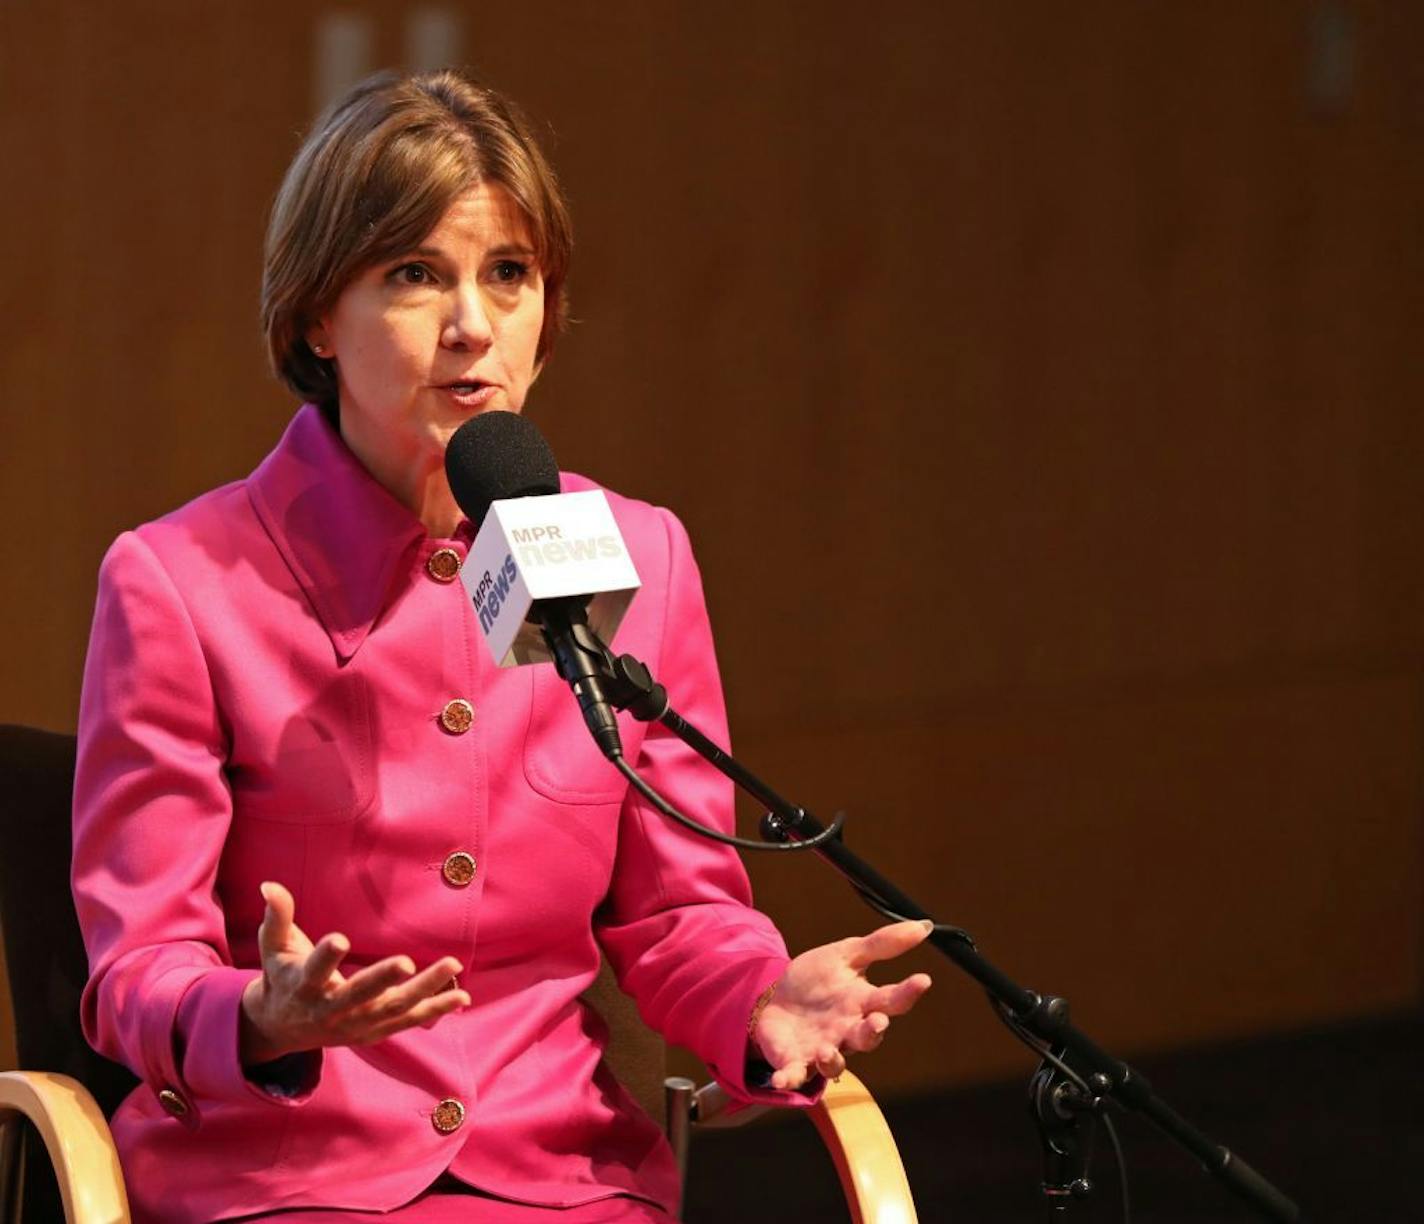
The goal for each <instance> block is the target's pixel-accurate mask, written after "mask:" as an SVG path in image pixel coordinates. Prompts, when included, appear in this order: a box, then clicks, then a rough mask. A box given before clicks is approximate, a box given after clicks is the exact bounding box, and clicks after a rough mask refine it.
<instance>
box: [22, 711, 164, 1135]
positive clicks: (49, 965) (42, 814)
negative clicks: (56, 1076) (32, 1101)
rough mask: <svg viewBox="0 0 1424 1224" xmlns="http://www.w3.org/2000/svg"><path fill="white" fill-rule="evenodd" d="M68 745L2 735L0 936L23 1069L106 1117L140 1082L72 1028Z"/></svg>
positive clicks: (76, 984) (81, 971) (74, 944)
mask: <svg viewBox="0 0 1424 1224" xmlns="http://www.w3.org/2000/svg"><path fill="white" fill-rule="evenodd" d="M73 794H74V736H72V735H61V734H58V733H56V732H53V731H39V730H36V729H35V728H33V727H17V726H11V725H0V930H3V931H4V937H5V962H6V966H7V968H8V971H9V979H10V998H11V1002H12V1004H13V1008H14V1014H15V1045H16V1052H17V1053H18V1054H19V1059H20V1066H21V1067H24V1068H26V1069H28V1070H35V1071H62V1072H63V1073H64V1074H65V1075H72V1076H73V1077H74V1078H75V1079H77V1080H78V1081H79V1082H80V1083H81V1084H83V1085H84V1086H85V1087H86V1088H88V1089H89V1091H90V1092H91V1093H93V1095H94V1098H95V1100H97V1101H98V1102H99V1107H100V1108H101V1109H102V1110H103V1111H104V1116H105V1117H111V1116H112V1115H113V1113H114V1110H116V1109H117V1108H118V1106H119V1102H120V1101H122V1100H123V1099H124V1097H125V1096H127V1095H128V1093H129V1091H130V1090H131V1089H132V1088H133V1086H134V1085H135V1084H137V1083H138V1080H137V1079H136V1078H135V1077H134V1075H133V1074H132V1073H130V1072H129V1071H128V1069H127V1068H125V1067H121V1066H119V1065H118V1064H117V1063H113V1062H110V1061H109V1060H108V1059H107V1058H103V1057H101V1056H100V1055H98V1054H96V1053H94V1051H93V1050H92V1049H90V1047H89V1043H88V1042H87V1041H85V1040H84V1034H83V1032H82V1031H81V1030H80V1027H79V995H80V992H81V991H82V990H83V989H84V983H85V981H86V980H87V979H88V976H89V963H88V959H87V957H86V956H85V952H84V941H83V939H82V938H81V936H80V934H79V920H78V919H77V918H76V917H75V916H74V901H73V898H72V897H71V895H70V891H69V863H70V808H71V804H72V802H73Z"/></svg>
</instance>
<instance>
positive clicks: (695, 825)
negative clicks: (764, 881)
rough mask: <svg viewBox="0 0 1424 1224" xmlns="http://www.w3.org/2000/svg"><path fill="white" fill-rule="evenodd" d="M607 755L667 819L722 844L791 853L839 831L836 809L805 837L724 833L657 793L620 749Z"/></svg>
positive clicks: (840, 822) (841, 821) (822, 841)
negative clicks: (783, 838) (755, 838)
mask: <svg viewBox="0 0 1424 1224" xmlns="http://www.w3.org/2000/svg"><path fill="white" fill-rule="evenodd" d="M608 759H609V760H610V761H612V762H613V765H614V768H615V769H617V770H618V772H619V773H621V774H622V775H623V776H624V777H625V778H627V779H628V782H629V784H630V785H631V786H632V787H633V789H634V790H636V791H637V792H638V793H639V794H640V795H642V796H643V797H644V798H645V799H646V800H647V801H648V802H649V803H651V804H652V805H653V806H654V807H655V808H657V809H658V811H659V812H661V813H662V814H663V815H664V816H666V817H667V818H668V819H669V820H673V821H676V822H677V823H678V824H680V825H682V827H683V828H684V829H689V830H690V831H692V832H693V833H696V834H698V835H699V836H700V837H706V838H710V839H711V840H712V841H717V842H721V843H722V844H723V845H724V846H736V847H737V848H738V849H741V850H771V851H781V852H784V853H792V852H794V851H798V850H815V849H818V848H819V847H821V846H823V845H824V844H825V843H826V842H828V841H830V840H831V839H832V838H833V837H839V836H840V834H841V826H843V825H844V824H845V813H844V812H839V813H837V814H836V818H835V819H834V820H833V821H831V823H830V825H829V826H828V827H826V828H824V829H822V830H821V831H820V832H819V833H817V834H816V836H815V837H808V838H807V839H806V840H805V841H788V842H764V841H753V840H752V839H751V838H750V837H737V836H735V835H734V834H731V833H723V832H721V831H720V830H717V829H711V828H708V827H707V826H706V825H705V824H701V823H699V822H698V821H696V820H693V819H692V817H691V816H685V815H683V813H682V812H679V811H678V810H677V808H675V807H673V805H672V804H671V803H669V802H668V801H667V800H666V799H664V798H663V797H662V795H660V794H658V792H657V791H656V790H654V789H653V787H652V786H651V785H650V784H649V783H648V781H647V780H646V779H645V778H644V777H643V776H642V775H641V774H640V773H639V772H638V771H637V770H636V769H634V768H633V767H632V766H631V765H629V764H628V762H627V761H626V760H624V759H623V755H622V753H619V754H618V755H617V756H609V758H608Z"/></svg>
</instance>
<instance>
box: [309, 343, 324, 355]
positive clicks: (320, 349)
mask: <svg viewBox="0 0 1424 1224" xmlns="http://www.w3.org/2000/svg"><path fill="white" fill-rule="evenodd" d="M311 350H312V352H313V353H315V354H316V355H317V356H318V357H325V356H326V345H324V344H313V345H312V346H311Z"/></svg>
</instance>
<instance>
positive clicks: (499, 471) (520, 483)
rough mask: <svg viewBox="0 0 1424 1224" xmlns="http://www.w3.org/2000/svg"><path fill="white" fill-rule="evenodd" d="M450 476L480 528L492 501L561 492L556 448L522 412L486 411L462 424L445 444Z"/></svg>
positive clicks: (463, 505)
mask: <svg viewBox="0 0 1424 1224" xmlns="http://www.w3.org/2000/svg"><path fill="white" fill-rule="evenodd" d="M445 475H446V477H447V478H448V479H449V481H450V492H451V493H453V494H454V495H455V502H456V504H458V505H459V507H460V509H461V510H462V511H463V512H464V514H465V517H466V518H467V519H469V520H470V522H472V523H473V524H474V525H475V526H476V527H478V526H479V525H480V524H481V523H483V522H484V519H485V515H486V514H487V513H489V507H490V502H492V501H499V500H501V499H502V498H506V497H539V496H542V495H545V494H549V493H557V492H558V491H559V465H558V463H556V462H555V461H554V452H553V451H552V450H551V449H550V448H549V444H548V443H547V442H546V441H545V440H544V435H543V434H541V433H540V432H539V430H538V428H537V427H536V426H535V425H534V423H533V422H532V421H529V420H526V419H525V418H524V417H522V416H520V415H519V414H518V413H517V412H482V413H480V415H479V416H476V417H471V418H470V419H469V420H468V421H466V422H465V423H464V424H463V425H461V426H460V428H459V429H457V430H456V431H455V433H454V436H453V437H451V439H450V445H449V446H447V447H446V448H445Z"/></svg>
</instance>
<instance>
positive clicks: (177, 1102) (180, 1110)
mask: <svg viewBox="0 0 1424 1224" xmlns="http://www.w3.org/2000/svg"><path fill="white" fill-rule="evenodd" d="M158 1103H159V1104H160V1105H162V1106H163V1108H164V1110H165V1111H166V1112H168V1113H170V1114H172V1115H173V1116H174V1117H175V1118H181V1117H182V1116H183V1115H184V1114H186V1113H187V1112H188V1102H187V1101H185V1100H184V1099H183V1098H182V1097H180V1096H179V1095H178V1094H177V1093H176V1092H174V1091H173V1089H172V1088H165V1089H163V1091H162V1092H160V1093H159V1094H158Z"/></svg>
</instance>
